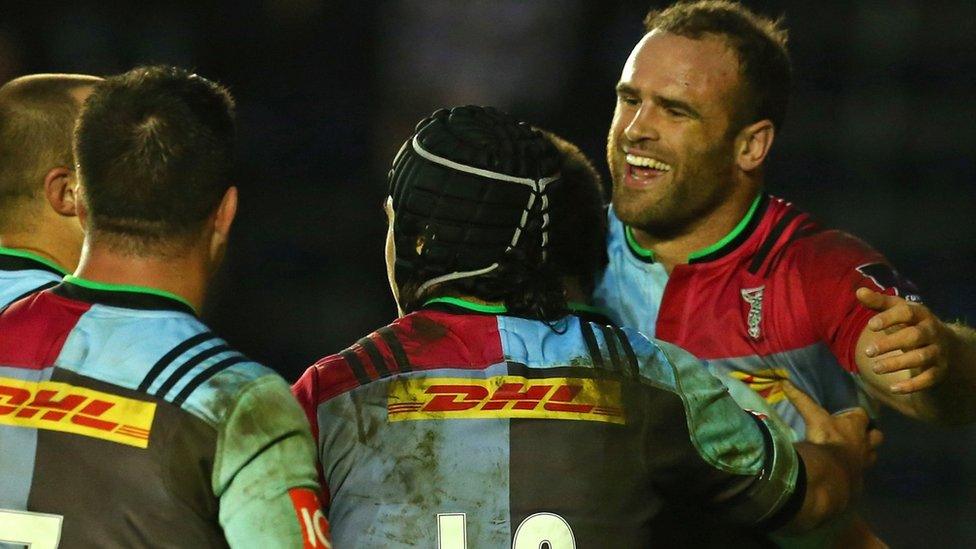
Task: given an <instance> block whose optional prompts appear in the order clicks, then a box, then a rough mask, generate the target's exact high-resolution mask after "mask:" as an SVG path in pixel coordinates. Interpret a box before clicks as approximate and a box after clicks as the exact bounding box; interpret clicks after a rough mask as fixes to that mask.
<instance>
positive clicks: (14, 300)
mask: <svg viewBox="0 0 976 549" xmlns="http://www.w3.org/2000/svg"><path fill="white" fill-rule="evenodd" d="M58 284H59V283H58V282H55V281H53V280H52V281H51V282H48V283H47V284H42V285H40V286H38V287H36V288H34V289H33V290H29V291H26V292H24V293H22V294H20V295H19V296H17V297H15V298H14V299H13V300H12V301H11V302H10V303H8V304H7V306H6V307H3V308H0V313H2V312H4V311H6V310H7V308H8V307H10V306H11V305H13V304H14V303H17V302H18V301H20V300H21V299H24V298H25V297H27V296H29V295H31V294H33V293H37V292H43V291H44V290H46V289H48V288H53V287H55V286H57V285H58Z"/></svg>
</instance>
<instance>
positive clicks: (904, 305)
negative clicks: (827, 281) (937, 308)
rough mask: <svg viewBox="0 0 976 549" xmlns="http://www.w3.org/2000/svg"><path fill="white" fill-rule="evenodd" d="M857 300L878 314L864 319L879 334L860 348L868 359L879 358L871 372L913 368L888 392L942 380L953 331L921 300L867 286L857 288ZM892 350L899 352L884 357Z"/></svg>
mask: <svg viewBox="0 0 976 549" xmlns="http://www.w3.org/2000/svg"><path fill="white" fill-rule="evenodd" d="M857 299H858V301H860V302H861V303H862V304H863V305H864V306H865V307H867V308H869V309H871V310H874V311H878V313H879V314H877V315H875V316H874V318H872V319H871V320H869V321H868V329H869V330H871V331H873V332H877V333H878V334H880V335H879V336H878V337H877V338H875V340H874V341H873V342H872V343H870V344H868V346H867V347H866V348H865V349H864V354H866V355H867V356H869V357H871V358H874V357H883V358H879V359H878V360H875V362H874V366H873V368H872V369H873V370H874V372H875V373H877V374H888V373H891V372H897V371H900V370H916V372H914V375H913V376H912V377H911V379H908V380H905V381H901V382H899V383H895V384H894V385H892V386H891V392H893V393H897V394H904V393H914V392H916V391H924V390H925V389H929V388H932V387H934V386H935V385H938V384H939V383H940V382H941V381H942V380H943V379H945V377H946V373H947V372H948V369H949V360H948V356H949V346H950V345H951V344H952V342H953V337H954V334H953V332H952V330H950V329H949V327H948V326H946V325H945V323H943V322H942V321H941V320H939V317H937V316H935V314H933V313H932V311H930V310H929V308H928V307H926V306H925V305H922V304H921V303H911V302H908V301H906V300H905V299H903V298H901V297H898V296H892V295H886V294H881V293H878V292H874V291H872V290H870V289H869V288H858V290H857ZM892 351H900V353H897V354H894V355H891V356H884V355H885V354H886V353H890V352H892Z"/></svg>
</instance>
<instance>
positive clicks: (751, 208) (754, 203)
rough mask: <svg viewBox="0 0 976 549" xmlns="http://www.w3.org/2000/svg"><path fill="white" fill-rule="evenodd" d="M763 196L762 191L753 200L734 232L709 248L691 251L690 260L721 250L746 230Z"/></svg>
mask: <svg viewBox="0 0 976 549" xmlns="http://www.w3.org/2000/svg"><path fill="white" fill-rule="evenodd" d="M762 196H763V195H762V193H759V194H758V195H756V199H755V200H753V201H752V206H749V211H748V212H746V215H745V217H743V218H742V221H739V224H738V225H736V226H735V228H734V229H732V232H730V233H729V234H727V235H725V237H724V238H722V240H719V241H718V242H716V243H715V244H712V245H711V246H709V247H707V248H703V249H701V250H698V251H695V252H691V253H690V254H689V255H688V261H692V260H694V259H698V258H699V257H703V256H706V255H708V254H712V253H715V252H717V251H718V250H721V249H722V248H723V247H724V246H725V245H726V244H728V243H729V242H732V241H733V240H734V239H735V238H736V237H737V236H739V234H741V233H742V231H744V230H745V228H746V227H748V226H749V222H750V221H752V216H754V215H756V210H757V209H758V208H759V202H760V201H761V200H762Z"/></svg>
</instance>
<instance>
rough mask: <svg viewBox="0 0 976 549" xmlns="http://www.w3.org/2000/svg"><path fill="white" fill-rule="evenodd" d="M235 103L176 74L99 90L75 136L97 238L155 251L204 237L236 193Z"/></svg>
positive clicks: (133, 78) (136, 74) (150, 73)
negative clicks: (208, 223) (224, 203)
mask: <svg viewBox="0 0 976 549" xmlns="http://www.w3.org/2000/svg"><path fill="white" fill-rule="evenodd" d="M233 150H234V100H233V98H232V97H231V95H230V93H229V92H228V91H227V89H226V88H224V87H223V86H221V85H219V84H216V83H214V82H212V81H210V80H207V79H206V78H203V77H201V76H198V75H196V74H191V73H190V72H188V71H186V70H183V69H180V68H176V67H170V66H147V67H138V68H135V69H133V70H130V71H128V72H126V73H123V74H121V75H118V76H113V77H111V78H108V79H106V80H105V81H103V82H101V83H99V84H98V85H97V86H96V87H95V91H94V92H93V93H92V95H91V96H89V98H88V100H87V101H86V102H85V108H84V111H83V112H82V114H81V116H80V117H79V119H78V125H77V127H76V129H75V156H76V158H77V160H78V166H79V176H80V179H81V187H82V189H83V196H84V200H85V204H86V206H87V208H88V213H89V222H88V225H89V227H88V228H89V232H90V233H91V236H92V237H93V238H95V239H98V238H102V237H111V239H112V241H113V242H114V243H116V244H124V245H125V246H127V247H129V248H131V249H133V250H136V251H145V247H146V246H154V245H156V244H164V245H171V244H173V243H175V242H179V241H181V240H182V241H185V240H186V239H187V238H188V237H190V236H192V235H193V234H194V233H195V232H197V231H199V230H200V229H201V228H202V226H203V222H204V221H205V220H206V219H207V217H209V216H210V215H211V214H212V213H213V211H214V210H215V209H216V208H217V206H218V205H219V204H220V200H221V198H222V197H223V195H224V193H225V192H226V191H227V189H228V188H229V187H230V172H231V169H232V166H233Z"/></svg>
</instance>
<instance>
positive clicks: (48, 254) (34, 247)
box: [0, 231, 78, 272]
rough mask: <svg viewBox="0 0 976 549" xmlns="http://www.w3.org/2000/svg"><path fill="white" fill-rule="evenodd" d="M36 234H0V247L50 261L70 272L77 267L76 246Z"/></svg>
mask: <svg viewBox="0 0 976 549" xmlns="http://www.w3.org/2000/svg"><path fill="white" fill-rule="evenodd" d="M39 233H40V231H38V232H30V233H2V234H0V247H4V248H13V249H15V250H23V251H25V252H30V253H32V254H35V255H37V256H40V257H43V258H44V259H47V260H48V261H51V262H52V263H54V264H55V265H57V266H59V267H61V269H63V270H64V271H65V272H70V271H71V270H72V269H74V268H75V266H77V265H78V246H77V244H75V245H74V246H72V245H71V244H69V243H67V242H65V241H64V240H63V239H57V238H45V235H43V234H39Z"/></svg>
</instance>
